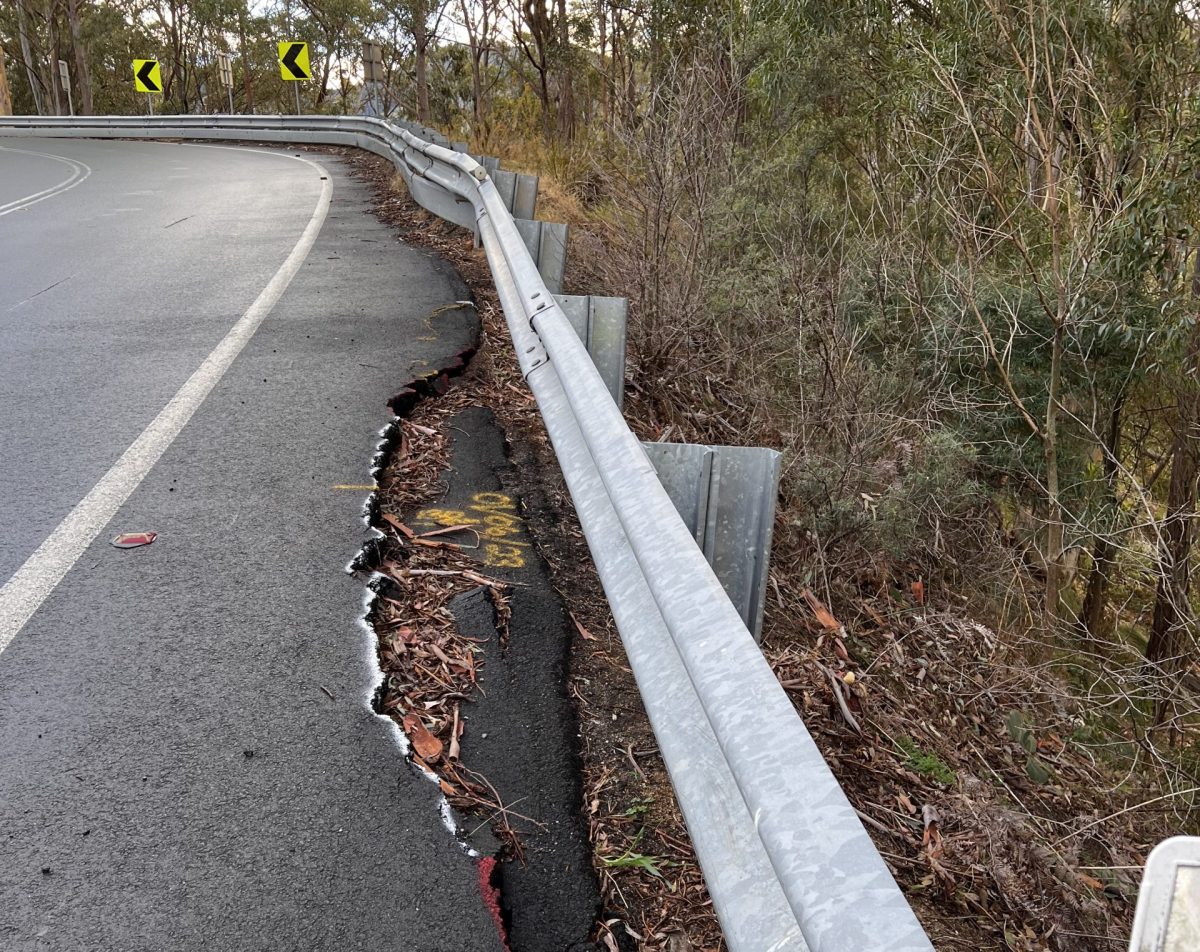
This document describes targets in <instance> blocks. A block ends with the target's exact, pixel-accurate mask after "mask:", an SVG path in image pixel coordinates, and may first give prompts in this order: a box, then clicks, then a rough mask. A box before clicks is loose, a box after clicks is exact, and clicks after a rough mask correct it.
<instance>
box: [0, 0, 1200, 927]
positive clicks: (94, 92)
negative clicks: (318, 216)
mask: <svg viewBox="0 0 1200 952" xmlns="http://www.w3.org/2000/svg"><path fill="white" fill-rule="evenodd" d="M365 38H374V39H377V40H382V41H383V46H384V60H385V69H386V71H387V79H388V81H387V83H386V84H385V94H384V95H385V103H386V105H387V106H388V108H394V109H396V110H398V111H399V112H402V113H404V114H406V115H409V116H413V117H415V118H420V119H422V120H423V121H425V122H428V123H430V124H432V125H435V126H438V127H440V128H442V129H444V130H445V131H446V132H447V133H449V134H451V135H452V136H454V137H455V138H463V139H467V140H469V141H470V142H471V144H472V146H473V147H474V148H476V149H478V150H479V151H487V152H490V153H493V154H499V155H501V156H503V157H504V158H505V159H506V160H508V161H509V163H510V164H514V163H515V164H517V165H524V166H525V167H526V168H528V169H530V170H532V171H537V172H539V173H541V174H542V176H543V181H542V206H541V207H542V211H541V217H544V218H554V217H558V218H561V219H564V220H569V221H570V222H571V224H572V227H573V238H572V263H571V266H570V270H569V272H568V283H569V284H573V285H574V287H572V288H569V289H570V290H576V291H586V292H595V293H600V292H608V293H614V294H623V295H626V296H628V297H629V298H630V300H631V302H632V314H633V318H632V319H633V326H632V327H631V352H630V380H629V390H628V393H627V405H626V407H627V415H628V416H629V418H630V421H631V424H632V425H633V426H634V427H635V428H636V429H637V430H638V431H639V432H640V433H641V434H643V435H644V436H645V437H646V438H651V439H660V438H661V439H669V440H689V441H698V442H712V443H748V444H758V445H767V446H772V447H775V448H778V449H782V450H783V451H784V452H785V454H786V456H785V460H786V461H785V468H784V475H783V483H782V488H781V497H780V505H779V511H778V521H777V525H776V534H775V552H774V561H773V566H774V567H773V570H772V576H771V585H770V592H769V594H770V604H769V606H768V610H767V622H766V628H765V631H766V642H765V644H766V650H767V653H768V656H769V657H770V658H771V660H772V663H773V664H774V665H775V668H776V670H777V672H778V673H779V676H780V679H781V681H782V682H783V684H784V686H785V687H786V688H787V689H788V690H789V691H790V692H792V694H793V697H794V698H795V700H796V704H797V707H798V708H799V709H800V711H801V713H802V714H803V715H804V717H805V719H806V722H807V723H808V724H809V726H810V729H812V730H813V732H814V735H815V736H816V737H817V739H818V742H819V743H820V744H821V745H822V747H823V749H824V750H825V752H826V754H827V756H828V757H829V758H830V760H831V763H833V765H834V767H835V769H836V770H837V772H838V775H839V777H840V779H841V780H842V782H843V783H844V785H845V786H846V788H847V790H848V791H849V793H850V794H851V797H852V799H853V800H854V802H855V805H856V807H857V808H858V809H859V810H860V812H861V814H862V816H863V819H864V822H865V823H866V824H867V826H868V829H869V830H870V831H871V832H872V835H873V836H875V837H876V840H877V843H878V844H879V846H880V849H881V851H883V853H884V855H885V857H886V858H887V859H888V861H889V863H891V864H892V867H893V869H894V870H895V872H896V875H897V877H898V879H899V880H900V882H901V883H902V884H903V885H904V886H905V888H906V889H907V890H908V891H909V894H910V896H911V897H912V898H913V901H914V904H915V906H916V908H917V910H918V913H919V914H920V915H921V917H922V919H923V921H924V922H925V923H926V925H927V927H928V928H929V929H930V930H931V934H933V935H934V936H935V938H936V940H937V944H938V947H939V948H946V949H959V948H962V949H966V948H1007V949H1013V950H1017V949H1020V950H1034V949H1055V950H1057V949H1064V950H1065V949H1096V950H1102V949H1105V950H1107V949H1118V948H1122V947H1123V946H1124V944H1125V943H1126V941H1127V935H1128V926H1129V920H1130V918H1131V915H1132V903H1133V899H1134V895H1135V889H1136V883H1137V878H1138V875H1139V873H1138V868H1139V867H1140V864H1141V863H1142V862H1143V861H1144V859H1145V855H1146V853H1147V851H1148V849H1149V848H1150V847H1151V846H1153V844H1154V843H1156V842H1157V841H1158V840H1159V839H1161V838H1162V837H1164V836H1167V835H1170V834H1171V833H1176V832H1187V833H1200V821H1198V819H1197V817H1198V814H1197V812H1196V796H1197V793H1198V792H1200V778H1198V774H1200V748H1198V746H1197V726H1198V725H1200V717H1198V715H1200V710H1198V708H1200V704H1198V701H1200V676H1198V673H1197V670H1196V656H1197V647H1198V646H1197V623H1196V609H1197V600H1196V599H1197V595H1196V591H1195V585H1194V575H1195V561H1196V560H1195V553H1194V551H1193V549H1194V546H1195V535H1196V522H1197V519H1196V503H1197V496H1196V494H1197V481H1198V474H1200V388H1198V386H1197V361H1198V360H1200V324H1198V323H1197V310H1198V308H1200V235H1198V233H1197V229H1196V223H1197V220H1198V216H1200V177H1198V176H1200V167H1198V166H1197V159H1196V156H1197V155H1200V106H1198V101H1200V100H1198V93H1200V74H1198V72H1197V70H1198V64H1200V10H1197V9H1196V7H1195V6H1194V5H1193V4H1192V3H1190V2H1189V3H1161V2H1150V0H1129V2H1121V3H1102V2H1098V0H1029V2H1025V3H1020V4H1016V3H1007V2H999V0H972V2H967V0H951V2H945V3H929V4H927V3H924V2H922V0H893V2H887V3H884V2H879V3H865V2H858V3H846V2H827V3H806V2H787V0H761V2H760V0H751V2H746V3H740V4H738V3H735V4H724V5H714V4H705V3H687V2H678V3H665V2H655V0H647V2H644V3H642V2H635V3H632V4H626V3H617V2H615V0H612V2H610V0H598V2H589V3H586V4H584V3H567V2H566V0H521V2H520V3H516V2H510V0H448V2H444V3H442V2H437V0H419V2H412V0H409V2H401V0H397V2H394V3H383V2H370V0H329V2H318V0H308V2H301V0H296V2H293V3H291V4H290V6H289V5H284V4H271V3H267V4H254V5H247V4H245V3H243V2H241V0H227V2H223V0H211V2H205V3H193V4H188V5H182V4H178V3H174V2H172V3H167V4H142V3H127V2H122V0H112V2H87V3H85V2H82V0H52V2H50V3H48V4H41V3H37V4H35V3H33V2H32V0H16V2H15V3H12V4H7V5H5V6H4V7H3V8H2V9H0V47H2V48H3V50H4V52H5V53H6V54H7V57H6V60H7V64H8V74H9V85H10V86H11V89H12V99H13V103H14V107H15V110H16V111H17V112H18V113H20V112H38V111H41V112H51V111H53V110H54V106H53V103H54V102H55V101H56V91H55V88H54V84H55V83H57V79H56V77H55V75H54V74H53V72H52V71H51V70H49V69H48V68H47V65H46V64H47V63H48V61H49V60H50V59H52V58H62V59H64V60H66V61H67V62H68V63H69V64H70V69H71V72H72V76H73V77H74V83H75V89H76V95H77V100H76V101H77V105H78V104H79V103H80V102H82V103H84V104H85V105H83V106H82V109H83V111H92V110H94V111H96V112H137V111H140V109H141V108H142V103H141V101H140V100H139V99H137V98H136V97H135V95H134V93H133V92H132V86H131V83H130V82H129V81H128V80H129V76H128V73H129V65H128V61H129V59H130V58H131V57H133V56H137V57H139V58H142V57H152V56H154V55H157V56H158V57H159V58H160V59H161V60H162V62H163V76H164V81H165V82H166V84H167V89H166V96H165V98H164V101H163V107H164V108H165V109H166V110H167V111H195V110H197V109H201V110H207V109H209V108H210V107H211V108H212V109H213V110H214V111H215V110H217V109H220V108H223V104H224V100H223V99H221V98H214V93H215V92H216V91H218V80H217V73H216V65H215V61H214V54H215V53H216V52H217V51H226V50H227V51H230V52H232V53H233V54H234V57H235V63H236V64H240V66H241V72H239V78H238V79H237V82H236V86H237V88H236V89H235V93H234V97H235V108H237V109H239V110H246V109H255V110H258V111H260V112H261V111H279V110H280V109H283V110H284V111H287V110H288V109H289V108H290V107H289V102H290V99H289V98H288V97H290V95H291V90H290V89H284V88H283V83H281V82H280V81H278V78H277V77H278V74H277V71H276V67H275V61H274V57H275V49H274V43H275V41H276V40H278V39H307V40H309V41H310V42H311V43H312V44H313V46H314V50H313V62H314V66H315V67H316V69H317V75H318V76H320V77H322V78H323V79H324V83H323V84H316V85H313V86H310V87H306V89H305V95H306V97H307V101H306V108H308V109H313V110H321V111H329V112H355V111H357V110H358V108H359V103H360V98H359V97H360V90H359V86H358V82H359V80H358V76H359V73H358V71H357V69H356V63H357V59H356V57H357V55H358V54H357V50H358V45H359V43H360V42H361V41H362V40H363V39H365ZM85 89H86V90H87V93H86V94H85V93H84V90H85ZM581 618H582V619H583V621H584V624H585V626H586V627H584V630H590V631H589V633H590V634H592V636H593V637H601V638H603V635H602V634H601V632H602V631H603V630H604V629H605V621H604V619H603V618H599V619H595V618H592V616H585V615H581ZM609 644H610V643H609V642H608V641H604V642H603V643H602V644H601V645H595V644H590V643H589V644H587V645H586V646H585V647H586V648H587V651H588V652H590V655H591V656H594V655H595V654H596V653H604V652H605V651H609ZM613 650H614V651H615V652H616V655H615V656H614V657H615V660H614V663H613V668H614V670H616V669H618V668H619V667H620V659H619V648H617V649H613ZM580 664H581V665H582V666H583V668H585V669H586V671H587V672H588V677H589V678H591V677H592V676H593V675H595V673H596V669H595V668H594V666H589V665H592V662H590V661H589V662H583V661H581V662H580ZM614 676H617V675H614ZM581 703H583V702H582V701H581ZM599 719H600V720H604V718H603V717H602V716H600V717H599ZM587 720H588V718H587V717H585V718H584V721H585V726H586V722H587ZM608 729H609V728H608V727H606V728H605V730H608ZM632 729H633V728H631V730H632ZM635 740H636V743H634V741H635ZM644 741H645V738H643V737H640V736H639V737H636V738H633V739H631V740H630V747H629V756H628V758H624V757H617V758H616V759H614V760H613V761H612V763H613V764H614V766H613V772H615V773H621V774H622V776H624V775H628V776H627V777H626V778H625V779H623V780H621V783H622V784H623V786H622V788H621V790H622V793H621V797H622V798H623V799H621V800H620V801H619V802H616V803H614V804H613V805H612V806H611V809H610V813H611V814H612V815H614V816H623V817H624V822H623V827H624V828H627V829H628V830H629V831H630V832H629V835H628V836H627V837H626V838H625V839H623V840H621V844H622V845H621V846H620V848H619V849H610V850H608V851H607V852H605V853H604V854H603V855H602V856H601V858H600V859H598V864H597V868H598V871H599V872H600V874H601V879H602V881H603V882H604V883H605V884H606V889H608V893H609V896H608V898H609V901H610V902H611V903H613V904H614V907H619V906H620V905H621V904H622V903H625V904H627V906H629V907H636V908H641V909H643V911H644V910H645V909H647V908H650V906H652V905H653V904H654V903H655V902H657V900H656V899H654V898H653V896H654V890H655V889H660V890H661V889H662V887H661V885H660V884H662V883H663V882H664V881H673V880H672V876H674V875H675V874H674V873H672V872H671V871H672V869H678V868H679V864H680V863H685V862H686V861H687V859H686V856H684V855H683V854H682V853H680V852H679V851H678V850H677V849H676V848H675V847H674V846H671V847H670V850H671V852H670V854H669V856H670V858H669V859H668V860H666V861H664V860H663V859H662V857H664V856H667V855H668V853H667V850H668V847H667V846H665V845H663V842H664V841H661V840H660V841H658V843H659V846H658V847H652V846H651V843H652V841H653V830H652V827H654V825H655V823H656V822H658V820H660V819H661V822H662V824H663V829H664V830H666V829H668V826H667V824H668V823H670V822H674V823H675V824H676V825H677V822H678V821H677V818H676V819H675V820H673V821H672V820H670V819H669V817H667V816H666V814H669V813H670V812H671V810H670V808H669V807H665V808H664V807H662V806H661V798H662V797H664V796H666V797H667V799H668V800H669V795H668V794H665V793H664V792H663V791H662V789H661V787H662V783H661V770H660V769H657V768H650V769H648V770H643V768H642V766H641V765H640V763H641V762H640V760H639V758H638V756H637V753H638V751H639V750H640V749H642V748H643V747H644V746H645V744H644ZM612 744H621V745H622V746H623V741H621V739H620V738H613V739H612V740H611V742H610V741H609V740H607V739H606V740H605V745H606V746H605V749H607V746H611V745H612ZM597 756H599V755H597ZM623 759H628V761H630V763H631V764H632V766H629V765H626V766H625V767H621V766H620V764H621V761H622V760H623ZM598 762H599V761H593V766H595V764H596V763H598ZM593 776H594V775H593ZM605 776H606V777H607V774H606V775H605ZM606 782H607V781H606ZM656 797H657V798H659V799H658V800H656V799H655V798H656ZM656 803H658V804H659V805H657V806H656V805H655V804H656ZM672 829H673V828H672ZM645 831H650V832H645ZM601 832H603V831H601ZM604 835H605V836H607V835H608V834H607V833H604ZM668 836H673V834H668ZM659 850H661V851H659ZM622 882H626V883H630V884H636V885H635V886H631V887H630V888H628V889H625V890H622V888H621V886H620V884H621V883H622ZM642 892H646V894H647V896H649V897H650V898H646V897H642V899H639V898H638V895H639V893H642ZM664 894H665V893H664ZM639 902H641V903H642V904H643V905H641V906H638V905H637V904H638V903H639ZM647 903H649V904H650V905H646V904H647ZM698 916H699V914H698ZM634 918H635V919H636V917H634ZM701 918H702V917H701ZM641 921H643V922H645V921H648V920H647V919H646V918H645V917H644V916H643V919H642V920H641ZM654 921H657V922H660V923H661V921H662V919H661V917H660V918H659V919H657V920H654ZM678 927H679V929H680V930H682V932H679V933H676V932H670V930H667V932H670V934H671V935H678V934H683V935H685V936H687V935H690V936H692V937H693V939H694V941H695V942H696V944H697V947H708V945H707V944H706V943H707V942H708V941H709V940H708V939H706V938H704V937H705V936H709V935H711V931H710V928H709V926H708V925H703V924H700V918H696V921H695V922H692V921H691V920H690V919H689V921H688V922H680V923H678ZM635 931H636V929H635ZM667 932H662V933H661V935H667ZM613 941H614V942H615V941H616V940H615V939H614V940H613ZM667 941H668V939H666V938H661V939H655V938H654V937H653V936H650V937H643V938H642V941H641V943H639V944H641V945H643V946H644V947H647V948H664V947H668V946H667V945H666V944H665V943H666V942H667ZM670 941H676V940H675V939H670ZM682 941H690V940H686V939H685V940H682ZM676 947H677V948H684V946H679V945H678V943H677V946H676Z"/></svg>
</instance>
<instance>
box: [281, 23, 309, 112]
mask: <svg viewBox="0 0 1200 952" xmlns="http://www.w3.org/2000/svg"><path fill="white" fill-rule="evenodd" d="M279 75H280V76H282V77H283V78H284V80H285V81H287V82H289V83H300V82H303V81H304V80H306V79H312V67H311V66H309V63H308V44H307V43H302V42H295V41H292V40H281V41H280V42H279ZM295 88H296V115H297V116H298V115H300V87H299V86H296V87H295Z"/></svg>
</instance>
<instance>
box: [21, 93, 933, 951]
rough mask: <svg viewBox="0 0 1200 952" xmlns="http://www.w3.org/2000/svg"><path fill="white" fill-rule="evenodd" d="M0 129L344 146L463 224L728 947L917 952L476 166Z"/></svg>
mask: <svg viewBox="0 0 1200 952" xmlns="http://www.w3.org/2000/svg"><path fill="white" fill-rule="evenodd" d="M411 128H412V129H413V130H417V129H418V127H416V126H413V127H411ZM420 131H423V132H425V133H426V135H428V134H429V133H430V130H424V129H422V130H420ZM0 135H27V136H28V135H38V136H73V137H96V138H102V137H109V138H128V137H141V138H188V139H203V138H218V139H246V140H254V141H281V142H284V141H286V142H308V143H321V144H334V145H353V146H357V147H359V148H362V149H366V150H367V151H369V152H374V153H376V154H378V155H381V156H384V157H385V158H388V159H389V160H390V161H392V163H393V164H394V165H395V166H396V168H397V170H398V171H399V172H400V174H401V175H402V176H403V177H404V179H405V181H406V182H407V183H408V185H409V190H410V192H411V194H412V196H413V198H414V199H415V200H416V201H417V202H418V203H419V204H421V205H423V206H424V207H425V208H427V209H429V210H430V211H432V212H434V213H435V214H437V215H439V216H440V217H442V218H445V219H446V220H448V221H452V222H455V223H457V224H459V225H462V227H464V228H468V229H470V230H472V231H476V232H477V233H478V234H479V236H480V237H481V240H482V243H483V247H484V250H485V252H486V254H487V258H488V262H489V264H490V267H491V271H492V276H493V279H494V281H495V283H496V288H497V291H498V292H499V297H500V301H501V304H502V306H503V310H504V314H505V318H506V321H507V323H508V328H509V332H510V333H511V335H512V339H513V344H514V347H515V348H516V353H517V357H518V359H519V361H520V364H521V369H522V371H523V372H524V374H525V378H526V380H527V382H528V384H529V386H530V388H531V390H532V391H533V394H534V396H535V397H536V399H537V404H538V408H539V410H540V411H541V414H542V418H543V420H544V421H545V425H546V429H547V431H548V432H549V434H550V438H551V442H552V443H553V446H554V449H555V453H556V455H557V457H558V460H559V464H560V466H561V467H562V471H563V475H564V477H565V478H566V482H567V485H568V487H569V489H570V491H571V496H572V499H573V500H574V502H575V506H576V509H577V511H578V514H579V519H580V523H581V525H582V527H583V530H584V534H585V536H586V538H587V542H588V546H589V548H590V549H591V552H592V556H593V559H594V561H595V564H596V568H597V570H598V571H599V574H600V578H601V581H602V583H603V585H604V589H605V592H606V594H607V596H608V600H609V604H610V606H611V608H612V611H613V615H614V618H615V619H616V622H617V626H618V628H619V630H620V633H621V638H622V640H623V642H624V644H625V647H626V651H627V654H628V657H629V660H630V664H631V666H632V668H633V672H634V676H635V678H636V679H637V682H638V687H639V689H640V691H641V694H642V699H643V702H644V704H645V707H646V711H647V713H648V715H649V717H650V721H651V724H652V726H653V728H654V732H655V736H656V737H657V739H658V742H659V746H660V749H661V751H662V754H663V758H664V760H665V762H666V764H667V768H668V770H669V772H670V775H671V780H672V783H673V784H674V786H675V790H676V793H677V796H678V800H679V804H680V807H681V809H682V810H683V813H684V816H685V818H686V820H687V825H688V831H689V834H690V835H691V838H692V841H693V844H694V846H695V848H696V853H697V856H698V858H699V861H700V864H701V867H702V869H703V871H704V876H705V880H706V882H707V884H708V888H709V892H710V894H711V896H712V899H713V905H714V908H715V909H716V912H717V915H718V917H719V918H720V921H721V925H722V928H723V930H724V932H725V936H726V941H727V943H728V945H729V947H730V949H731V950H733V952H767V950H769V952H784V950H788V952H793V950H797V952H802V950H811V952H873V950H878V952H883V950H889V952H929V950H932V948H933V946H932V944H931V943H930V941H929V939H928V937H927V936H926V935H925V933H924V932H923V930H922V929H921V926H920V924H919V923H918V922H917V920H916V917H915V916H914V915H913V913H912V910H911V909H910V908H909V906H908V903H907V902H906V901H905V898H904V895H903V893H902V892H901V891H900V889H899V887H898V886H897V885H896V883H895V881H894V880H893V878H892V875H891V873H890V872H889V870H888V868H887V865H886V864H885V863H884V861H883V859H882V858H881V857H880V855H879V853H878V851H877V850H876V849H875V847H874V845H873V844H872V842H871V840H870V838H869V837H868V836H867V833H866V831H865V829H864V828H863V825H862V823H861V822H860V820H859V819H858V817H857V815H856V814H855V812H854V809H853V807H852V806H851V805H850V803H849V801H848V800H847V799H846V795H845V793H844V792H843V791H842V789H841V787H840V786H839V785H838V783H837V780H836V779H835V778H834V776H833V774H832V772H831V771H830V770H829V767H828V766H827V765H826V763H825V760H824V758H823V757H822V756H821V752H820V750H819V749H818V748H817V746H816V744H815V743H814V742H813V739H812V737H811V736H810V734H809V732H808V730H807V729H806V728H805V726H804V724H803V722H802V721H801V719H800V717H799V716H798V715H797V713H796V711H795V708H794V707H793V706H792V703H791V701H790V700H789V698H788V696H787V694H786V693H785V692H784V690H783V689H782V688H781V687H780V685H779V682H778V680H777V679H776V678H775V675H774V673H773V672H772V671H771V668H770V666H769V665H768V664H767V662H766V660H765V659H764V658H763V656H762V654H761V652H760V651H759V650H758V647H757V645H756V644H755V642H754V639H753V637H752V636H751V634H750V632H749V630H748V629H747V627H746V625H745V623H744V622H743V620H742V618H741V617H740V616H739V614H738V611H737V609H736V608H735V607H734V605H733V604H732V603H731V602H730V600H729V598H728V597H727V596H726V594H725V592H724V590H723V589H722V587H721V584H720V582H719V581H718V580H717V577H716V575H715V574H714V573H713V570H712V568H711V567H710V566H709V564H708V562H707V561H706V560H705V557H704V554H703V553H702V552H701V550H700V549H699V548H698V547H697V545H696V540H695V538H694V537H693V534H692V533H691V532H690V531H689V530H688V528H687V526H686V525H685V524H684V522H683V521H682V519H681V518H680V516H679V514H678V513H677V512H676V509H675V506H674V505H673V504H672V502H671V499H670V497H669V496H668V494H667V492H666V490H665V489H664V487H663V486H662V484H661V483H660V482H659V480H658V478H657V477H656V475H655V469H654V466H653V465H652V464H651V462H650V460H649V458H648V457H647V455H646V452H645V450H643V448H642V445H641V444H640V443H639V441H638V439H637V438H636V437H635V436H634V434H633V433H632V432H631V431H630V430H629V427H628V426H627V425H626V424H625V421H624V419H623V418H622V416H621V412H620V410H619V409H618V407H617V405H616V403H615V402H614V400H613V397H612V395H611V394H610V392H609V390H608V389H607V388H606V387H605V384H604V382H603V381H602V380H601V377H600V374H599V373H598V372H597V370H596V368H595V366H594V365H593V363H592V361H591V359H590V358H589V356H588V353H587V350H586V349H585V347H584V344H583V343H582V342H581V341H580V338H579V336H578V334H577V333H576V332H575V330H573V329H572V327H571V324H570V322H569V321H568V319H567V317H566V316H565V315H564V313H563V310H562V308H561V306H560V305H559V304H558V302H557V301H556V299H555V297H554V296H553V294H551V292H550V290H549V289H548V288H547V287H546V284H545V282H544V280H543V278H542V275H541V274H540V273H539V271H538V267H537V264H536V263H535V262H534V260H533V258H532V257H531V255H530V252H529V249H528V248H527V246H526V243H525V241H524V240H522V238H521V236H520V234H519V233H518V231H517V226H516V225H515V224H514V221H513V217H512V215H511V214H510V209H509V208H508V207H506V205H505V202H504V200H503V198H502V197H501V195H500V193H499V192H498V191H497V189H496V186H495V184H494V183H493V182H492V180H491V179H490V177H489V175H488V172H487V169H486V168H485V166H484V165H483V164H481V163H480V161H478V160H477V159H476V158H474V157H472V156H470V155H467V154H465V153H464V152H463V151H455V150H454V149H452V148H450V147H448V144H446V145H440V144H435V143H433V142H430V141H427V139H423V138H421V137H419V136H418V135H416V134H415V133H414V131H410V129H409V128H403V127H401V126H396V125H390V124H388V123H385V122H382V121H380V120H377V119H370V118H365V117H334V116H329V117H326V116H295V117H292V116H162V117H155V118H149V117H142V118H133V117H93V118H75V119H57V118H55V119H49V118H33V117H21V118H5V119H0ZM443 141H444V140H443ZM460 148H461V147H460Z"/></svg>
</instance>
